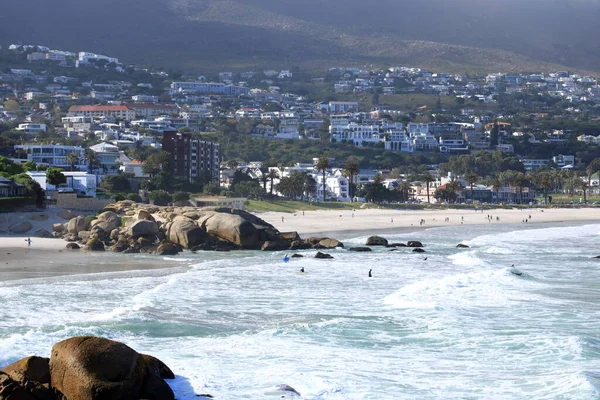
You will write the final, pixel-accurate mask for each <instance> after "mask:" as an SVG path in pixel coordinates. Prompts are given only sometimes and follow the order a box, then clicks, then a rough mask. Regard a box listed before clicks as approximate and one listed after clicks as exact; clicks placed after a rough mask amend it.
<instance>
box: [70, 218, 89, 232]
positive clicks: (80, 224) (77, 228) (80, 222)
mask: <svg viewBox="0 0 600 400" xmlns="http://www.w3.org/2000/svg"><path fill="white" fill-rule="evenodd" d="M87 230H88V222H87V221H86V220H85V217H84V216H81V215H80V216H78V217H75V218H73V219H72V220H70V221H69V223H68V225H67V232H69V233H71V234H75V235H76V234H78V233H79V232H81V231H87Z"/></svg>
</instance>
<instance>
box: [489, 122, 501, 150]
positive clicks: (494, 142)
mask: <svg viewBox="0 0 600 400" xmlns="http://www.w3.org/2000/svg"><path fill="white" fill-rule="evenodd" d="M499 135H500V125H499V124H498V121H497V120H496V121H494V126H493V127H492V131H491V132H490V147H492V148H494V147H496V146H498V136H499Z"/></svg>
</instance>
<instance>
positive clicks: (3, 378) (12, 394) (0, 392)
mask: <svg viewBox="0 0 600 400" xmlns="http://www.w3.org/2000/svg"><path fill="white" fill-rule="evenodd" d="M0 400H38V399H36V398H35V397H33V395H32V394H30V393H29V392H27V390H25V388H23V387H21V386H20V385H19V383H18V382H16V381H15V380H13V379H12V378H11V377H10V376H8V374H6V373H4V372H2V371H0Z"/></svg>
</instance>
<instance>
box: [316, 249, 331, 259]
mask: <svg viewBox="0 0 600 400" xmlns="http://www.w3.org/2000/svg"><path fill="white" fill-rule="evenodd" d="M315 258H321V259H328V258H333V256H332V255H331V254H327V253H321V252H320V251H319V252H318V253H317V254H316V255H315Z"/></svg>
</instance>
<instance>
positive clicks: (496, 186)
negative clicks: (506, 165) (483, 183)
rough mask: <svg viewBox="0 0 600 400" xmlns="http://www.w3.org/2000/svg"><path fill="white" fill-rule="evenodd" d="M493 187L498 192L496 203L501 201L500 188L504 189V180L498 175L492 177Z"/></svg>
mask: <svg viewBox="0 0 600 400" xmlns="http://www.w3.org/2000/svg"><path fill="white" fill-rule="evenodd" d="M491 185H492V189H493V190H494V191H495V192H496V203H499V202H500V189H502V181H501V180H500V179H498V178H497V177H496V178H494V179H492V182H491Z"/></svg>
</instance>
